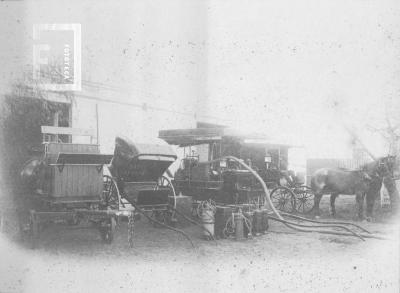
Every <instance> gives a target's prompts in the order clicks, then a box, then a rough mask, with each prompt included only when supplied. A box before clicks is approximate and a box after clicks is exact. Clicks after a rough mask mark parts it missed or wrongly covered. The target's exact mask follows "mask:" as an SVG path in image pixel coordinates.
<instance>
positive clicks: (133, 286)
mask: <svg viewBox="0 0 400 293" xmlns="http://www.w3.org/2000/svg"><path fill="white" fill-rule="evenodd" d="M328 202H329V197H327V196H326V197H324V199H323V201H322V205H321V206H322V209H323V214H322V218H324V219H329V213H328V211H329V210H328ZM354 202H355V200H354V197H343V198H338V200H337V213H338V217H339V218H343V219H346V220H351V219H352V218H353V216H354V209H355V204H354ZM376 215H377V221H376V222H374V223H366V222H365V223H362V225H363V226H364V227H365V228H367V229H370V230H371V231H372V232H376V233H379V234H382V235H385V236H386V237H388V238H389V240H377V239H368V240H367V241H365V242H363V241H361V240H359V239H356V238H353V237H340V236H333V235H332V236H331V235H323V234H317V233H307V234H306V233H301V232H295V231H293V230H289V229H287V228H285V227H283V225H282V224H279V223H276V222H271V223H270V229H269V231H268V233H267V234H266V235H263V236H258V237H255V238H253V239H248V240H244V241H235V240H233V239H225V240H218V242H217V245H216V244H215V243H214V242H212V241H206V240H203V239H202V232H201V230H199V229H198V228H197V227H193V226H186V227H184V230H185V231H186V232H187V233H188V234H189V235H190V236H191V238H192V239H193V240H194V243H195V246H196V247H195V248H194V249H193V248H192V247H191V245H190V243H189V242H188V241H187V240H185V239H184V238H183V237H182V236H181V235H178V234H176V233H175V232H172V231H168V230H165V229H162V228H155V227H153V226H152V225H151V224H150V223H148V222H147V220H145V219H141V220H140V221H139V222H138V223H137V225H136V230H135V245H134V248H129V246H128V242H127V237H128V236H127V224H126V223H122V224H121V225H120V226H119V227H118V230H117V233H116V239H115V240H114V242H113V243H112V244H110V245H108V244H104V243H102V242H101V241H100V235H99V233H98V232H97V231H96V230H94V229H85V230H82V229H79V230H78V229H73V230H71V229H68V230H67V229H65V228H64V227H60V226H54V227H50V228H48V229H47V230H46V231H44V232H43V234H42V236H41V239H40V242H39V247H38V248H37V249H36V250H31V249H29V248H28V247H27V245H26V243H23V242H20V241H18V240H17V239H16V236H15V235H14V234H13V233H6V234H4V233H3V234H2V235H1V237H0V254H1V262H0V292H166V291H169V292H267V291H268V292H399V250H400V246H399V243H400V242H399V232H400V231H399V225H398V224H397V223H396V222H395V221H394V220H393V219H390V218H389V216H388V215H387V214H386V213H385V212H383V211H382V210H381V209H380V208H377V210H376ZM9 226H10V227H11V226H12V225H11V224H9ZM10 227H9V228H7V227H6V228H7V229H8V230H9V231H8V232H10V230H11V228H10ZM7 229H6V230H7Z"/></svg>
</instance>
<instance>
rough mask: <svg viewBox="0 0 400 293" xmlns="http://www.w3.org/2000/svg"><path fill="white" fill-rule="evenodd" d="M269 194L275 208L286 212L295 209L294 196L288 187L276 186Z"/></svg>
mask: <svg viewBox="0 0 400 293" xmlns="http://www.w3.org/2000/svg"><path fill="white" fill-rule="evenodd" d="M270 196H271V200H272V203H273V205H274V207H275V208H276V209H278V210H280V211H282V212H287V213H291V212H294V211H295V210H296V197H295V195H294V193H293V192H292V191H291V190H290V189H289V188H287V187H284V186H278V187H276V188H274V189H273V190H272V191H271V194H270Z"/></svg>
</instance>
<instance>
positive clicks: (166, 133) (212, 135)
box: [158, 127, 291, 147]
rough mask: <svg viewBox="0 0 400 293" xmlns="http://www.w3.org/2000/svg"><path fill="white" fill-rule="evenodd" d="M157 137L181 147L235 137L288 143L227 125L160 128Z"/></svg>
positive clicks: (258, 143) (288, 145)
mask: <svg viewBox="0 0 400 293" xmlns="http://www.w3.org/2000/svg"><path fill="white" fill-rule="evenodd" d="M158 137H159V138H161V139H163V140H165V141H166V142H167V143H169V144H172V145H179V146H181V147H184V146H190V145H198V144H204V143H212V142H217V141H221V140H223V139H229V138H231V139H235V140H238V141H241V142H243V143H246V144H247V143H248V144H254V145H266V146H267V145H270V146H271V145H276V146H287V147H290V146H291V145H290V144H287V143H279V142H275V141H272V140H271V139H269V138H267V137H265V135H262V134H258V133H245V132H241V131H238V130H236V129H232V128H227V127H205V128H190V129H169V130H160V131H159V132H158Z"/></svg>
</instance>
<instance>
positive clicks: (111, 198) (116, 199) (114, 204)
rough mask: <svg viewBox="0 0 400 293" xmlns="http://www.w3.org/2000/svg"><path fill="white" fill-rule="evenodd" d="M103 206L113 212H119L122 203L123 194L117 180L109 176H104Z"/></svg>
mask: <svg viewBox="0 0 400 293" xmlns="http://www.w3.org/2000/svg"><path fill="white" fill-rule="evenodd" d="M102 202H103V206H104V207H105V208H110V209H113V210H118V209H119V207H120V203H121V194H120V192H119V189H118V186H117V183H116V182H115V180H114V179H113V178H112V177H110V176H108V175H104V176H103V198H102Z"/></svg>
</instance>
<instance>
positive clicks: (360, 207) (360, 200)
mask: <svg viewBox="0 0 400 293" xmlns="http://www.w3.org/2000/svg"><path fill="white" fill-rule="evenodd" d="M364 197H365V193H364V192H358V193H356V201H357V215H358V219H359V220H363V219H364Z"/></svg>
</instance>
